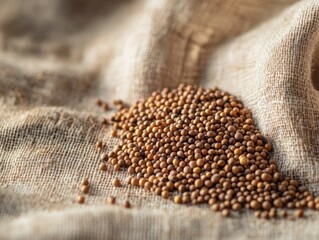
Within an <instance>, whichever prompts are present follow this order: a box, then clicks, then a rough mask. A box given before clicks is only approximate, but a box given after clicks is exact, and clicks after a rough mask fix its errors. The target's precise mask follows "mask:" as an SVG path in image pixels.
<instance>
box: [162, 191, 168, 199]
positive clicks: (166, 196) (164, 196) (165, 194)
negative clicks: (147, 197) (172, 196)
mask: <svg viewBox="0 0 319 240" xmlns="http://www.w3.org/2000/svg"><path fill="white" fill-rule="evenodd" d="M162 197H163V198H165V199H167V198H169V192H168V191H163V192H162Z"/></svg>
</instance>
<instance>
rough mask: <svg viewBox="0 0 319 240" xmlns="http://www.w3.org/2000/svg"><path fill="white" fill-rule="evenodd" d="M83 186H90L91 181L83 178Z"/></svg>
mask: <svg viewBox="0 0 319 240" xmlns="http://www.w3.org/2000/svg"><path fill="white" fill-rule="evenodd" d="M81 185H85V186H87V185H89V180H88V179H87V178H83V179H82V181H81Z"/></svg>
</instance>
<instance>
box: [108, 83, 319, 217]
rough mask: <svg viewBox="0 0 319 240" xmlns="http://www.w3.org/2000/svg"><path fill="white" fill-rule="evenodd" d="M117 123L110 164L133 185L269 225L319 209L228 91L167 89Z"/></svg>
mask: <svg viewBox="0 0 319 240" xmlns="http://www.w3.org/2000/svg"><path fill="white" fill-rule="evenodd" d="M111 120H112V122H113V126H114V128H115V129H120V130H121V131H120V137H121V143H120V144H119V145H117V146H116V147H115V149H114V150H113V151H112V152H110V153H109V155H108V157H109V161H110V163H111V164H112V165H114V168H115V169H116V170H119V169H120V168H122V167H125V168H127V170H128V172H129V173H130V174H131V175H132V177H131V179H130V184H131V185H133V186H140V187H143V188H145V189H147V190H150V191H152V192H154V193H155V194H157V195H161V196H162V197H164V198H172V199H173V200H174V202H175V203H186V204H187V203H191V204H198V203H208V204H209V205H211V208H212V209H213V210H214V211H222V213H223V215H225V216H228V215H229V212H228V209H231V210H234V211H239V210H241V209H242V208H247V209H253V210H256V212H255V215H256V216H257V217H264V218H268V217H276V216H277V215H278V213H277V210H276V209H278V208H289V209H304V208H312V209H318V208H319V199H318V198H315V197H314V196H313V195H312V194H311V193H310V192H309V191H307V190H306V189H304V188H302V187H299V186H298V184H297V182H296V181H295V180H291V179H288V178H284V177H283V176H282V174H281V173H280V172H279V171H278V169H277V166H276V164H275V162H274V160H272V159H270V151H271V145H270V144H269V143H268V142H267V139H266V138H265V137H263V136H262V134H261V133H260V131H259V130H258V129H257V128H256V126H255V125H254V120H253V118H252V114H251V112H250V111H249V110H248V109H247V108H245V107H244V106H243V104H242V103H241V102H240V101H238V100H237V99H236V98H235V97H234V96H232V95H229V94H228V93H226V92H223V91H220V90H218V89H207V90H205V89H203V88H200V87H194V86H185V85H180V86H179V87H178V88H176V89H173V90H169V89H167V88H164V89H163V90H162V91H160V92H154V93H152V95H151V96H150V97H149V98H148V99H146V100H140V101H138V102H137V103H135V104H134V105H133V106H132V107H130V108H124V109H121V110H119V111H118V112H117V113H116V114H115V115H114V116H113V117H112V119H111ZM286 214H287V213H286V211H281V215H282V216H283V217H285V216H286ZM302 215H303V212H302V210H298V211H296V216H297V217H302Z"/></svg>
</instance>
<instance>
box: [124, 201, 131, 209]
mask: <svg viewBox="0 0 319 240" xmlns="http://www.w3.org/2000/svg"><path fill="white" fill-rule="evenodd" d="M124 207H125V208H130V207H131V204H130V202H129V201H128V200H126V201H125V202H124Z"/></svg>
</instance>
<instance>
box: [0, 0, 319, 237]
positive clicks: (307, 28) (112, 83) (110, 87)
mask: <svg viewBox="0 0 319 240" xmlns="http://www.w3.org/2000/svg"><path fill="white" fill-rule="evenodd" d="M318 37H319V2H318V1H317V0H305V1H296V0H228V1H225V0H203V1H196V0H189V1H178V0H162V1H158V0H149V1H144V0H136V1H128V0H120V1H119V0H108V1H104V0H90V1H86V0H43V1H38V0H0V239H319V228H318V224H319V215H318V213H316V212H308V211H307V212H306V215H307V217H306V218H304V219H300V220H295V221H291V220H280V219H279V220H271V221H265V220H260V219H255V217H254V216H253V214H252V213H251V212H245V213H243V214H241V215H234V216H233V217H232V218H222V217H221V216H220V215H219V214H216V213H213V212H212V211H210V210H209V208H208V207H207V206H180V205H175V204H174V203H172V202H171V201H169V200H164V199H162V198H161V197H158V196H154V195H153V194H152V193H150V192H147V191H144V190H143V189H140V188H134V187H130V186H127V185H124V186H123V187H120V188H114V187H113V186H112V184H111V181H112V179H113V178H114V177H115V176H117V177H119V178H120V179H122V180H124V179H125V178H126V177H127V173H126V172H124V171H121V172H117V173H115V172H114V171H112V170H108V171H107V172H105V173H104V172H101V171H99V169H98V165H99V161H100V160H99V153H98V152H97V150H96V148H95V143H96V141H97V140H98V139H103V141H104V142H105V143H106V145H107V148H106V149H105V150H104V151H105V152H108V151H110V150H111V149H112V148H113V147H114V145H115V144H116V143H117V141H118V140H116V139H114V138H111V128H110V127H108V128H101V121H102V119H103V118H105V117H108V116H110V114H111V113H112V112H104V111H103V110H101V109H99V108H98V107H96V106H95V103H94V102H95V99H96V98H97V97H99V98H101V99H103V100H105V101H108V102H111V101H112V100H114V99H123V100H124V101H126V102H128V103H133V102H134V101H135V100H137V99H140V98H144V97H147V96H148V95H149V94H150V93H151V92H152V91H153V90H157V89H160V88H163V87H175V86H177V85H178V84H179V83H182V82H184V83H190V84H198V85H201V86H205V87H214V86H217V87H219V88H221V89H223V90H226V91H228V92H230V93H231V94H234V95H235V96H237V97H238V98H240V99H241V100H242V101H243V102H244V104H245V105H246V107H248V108H250V109H251V110H252V112H253V116H254V118H255V119H256V122H257V125H258V127H259V129H261V131H262V132H263V133H264V134H265V135H266V136H267V138H268V139H269V140H270V142H271V143H272V145H273V148H274V152H273V158H274V159H275V160H276V161H277V163H278V166H279V168H280V170H281V171H282V172H283V173H284V174H285V175H286V176H289V177H292V178H295V179H297V180H298V181H299V182H300V183H301V184H303V185H304V186H306V187H308V188H309V189H310V190H311V191H313V192H314V193H316V194H319V157H318V156H319V60H318V57H319V55H318V54H319V38H318ZM109 169H111V168H109ZM83 177H88V178H89V180H90V183H91V191H90V194H89V196H88V197H87V198H86V203H85V204H84V205H79V204H77V203H76V201H75V199H76V197H77V195H78V194H79V182H80V181H81V179H82V178H83ZM110 195H113V196H116V197H117V201H118V203H119V204H118V205H116V206H110V205H107V204H106V198H107V196H110ZM126 198H129V199H130V201H131V203H132V205H133V208H132V209H125V208H123V207H122V206H121V204H122V202H123V201H124V200H125V199H126Z"/></svg>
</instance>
